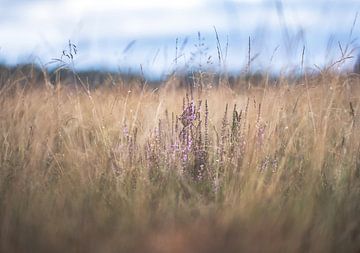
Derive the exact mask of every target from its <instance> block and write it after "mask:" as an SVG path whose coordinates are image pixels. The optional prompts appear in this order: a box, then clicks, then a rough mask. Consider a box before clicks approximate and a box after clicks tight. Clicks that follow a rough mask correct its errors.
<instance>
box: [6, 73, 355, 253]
mask: <svg viewBox="0 0 360 253" xmlns="http://www.w3.org/2000/svg"><path fill="white" fill-rule="evenodd" d="M26 78H27V77H21V76H20V77H16V78H14V80H12V81H9V82H8V83H7V84H6V85H4V86H3V87H2V88H1V91H0V168H1V170H0V249H1V252H340V251H341V252H359V250H360V216H359V213H360V138H359V136H360V126H359V124H360V122H359V120H360V117H359V110H360V109H359V106H360V103H359V102H360V101H359V100H360V82H359V79H357V78H356V77H352V76H339V75H332V74H324V75H322V76H316V77H309V78H306V79H303V80H300V81H299V80H297V81H296V83H295V81H291V80H290V79H287V78H285V77H283V78H279V80H277V82H276V83H270V84H269V83H267V81H268V80H266V79H264V80H262V81H260V83H259V84H258V85H257V86H251V85H249V83H245V81H239V82H238V83H236V84H235V85H234V87H233V88H230V87H229V86H227V85H226V83H223V84H220V86H218V87H216V86H212V87H211V86H205V87H202V90H201V91H200V90H199V89H196V88H195V89H193V90H189V89H186V88H183V87H179V86H178V84H179V80H177V79H176V78H172V79H170V80H168V81H167V82H166V83H164V84H163V86H161V87H160V88H157V89H153V88H152V87H149V86H147V87H146V86H143V85H142V84H141V83H138V84H136V83H135V84H132V85H128V84H124V85H121V84H119V85H118V86H115V87H112V88H109V87H102V88H98V89H95V90H91V91H90V90H86V91H85V90H84V89H83V88H84V87H82V86H80V85H79V87H78V89H75V88H74V87H66V86H61V85H58V86H56V88H50V87H48V86H46V85H43V86H42V85H36V84H34V83H32V82H31V79H26ZM19 80H21V82H23V84H19V82H20V81H19ZM24 84H25V85H24ZM248 87H250V88H248Z"/></svg>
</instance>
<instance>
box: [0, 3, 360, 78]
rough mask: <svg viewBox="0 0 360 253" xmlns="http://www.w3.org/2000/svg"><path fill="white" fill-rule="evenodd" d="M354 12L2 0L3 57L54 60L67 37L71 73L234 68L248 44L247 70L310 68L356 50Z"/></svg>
mask: <svg viewBox="0 0 360 253" xmlns="http://www.w3.org/2000/svg"><path fill="white" fill-rule="evenodd" d="M359 11H360V1H355V0H283V1H280V0H192V1H191V0H181V1H179V0H172V1H170V0H130V1H128V0H0V62H3V63H7V64H18V63H23V62H36V63H38V64H41V65H46V66H51V64H50V62H51V61H52V59H54V58H60V57H61V55H62V51H63V50H66V49H67V44H68V41H69V40H71V42H72V43H74V44H75V45H76V46H77V49H78V53H77V55H76V56H75V57H74V66H75V68H77V69H105V70H112V71H114V70H115V71H123V72H124V71H129V72H130V71H134V72H136V71H139V70H140V69H142V71H144V72H146V73H147V74H149V75H157V76H159V75H166V74H168V73H170V72H171V71H173V70H174V69H193V68H214V69H221V70H222V71H234V72H236V71H241V70H242V69H243V68H244V66H246V65H247V62H248V58H249V40H250V58H251V59H252V61H251V67H252V68H253V69H264V68H269V69H275V70H282V69H286V68H288V69H289V68H292V67H294V68H295V67H296V66H299V65H301V62H303V64H304V65H305V66H307V67H309V68H312V67H314V66H315V65H317V66H324V65H326V64H329V63H331V61H334V60H335V59H336V58H338V57H340V55H341V50H343V51H344V50H345V49H346V45H349V46H348V51H349V50H350V49H353V48H354V49H357V47H358V46H359V41H358V40H356V39H357V37H358V36H359V35H360V17H359V18H358V20H357V22H356V23H355V26H354V27H353V29H352V26H353V23H354V20H355V17H356V13H357V12H359ZM359 16H360V15H359ZM350 33H351V36H350ZM339 45H341V46H339ZM340 47H341V49H340ZM303 52H304V57H303V56H302V55H303ZM219 54H220V56H221V57H220V58H221V59H220V60H219V57H218V55H219ZM302 59H303V60H302ZM350 63H351V60H350Z"/></svg>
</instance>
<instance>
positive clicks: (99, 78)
mask: <svg viewBox="0 0 360 253" xmlns="http://www.w3.org/2000/svg"><path fill="white" fill-rule="evenodd" d="M322 74H323V73H321V72H315V71H313V72H311V73H307V76H306V77H307V78H319V77H321V76H322ZM327 74H329V73H327ZM345 75H347V74H346V73H345ZM355 76H358V75H357V74H355ZM172 79H176V80H177V82H176V83H177V85H178V86H180V87H195V86H196V87H198V86H204V87H205V86H209V85H212V86H217V85H219V84H227V85H229V86H230V87H236V86H245V87H246V86H247V85H250V84H251V86H257V85H264V84H270V85H278V84H280V83H281V80H287V81H291V83H294V84H296V83H302V82H303V79H304V76H303V75H300V74H296V73H292V74H287V75H283V74H281V75H277V74H270V73H262V72H256V73H246V72H240V74H234V73H228V74H222V75H219V74H218V73H216V72H214V71H208V72H207V71H193V72H174V73H172V74H169V75H167V76H165V78H162V79H160V78H157V79H156V78H146V77H145V76H143V75H142V74H141V73H129V72H127V73H125V72H109V71H101V70H86V71H84V70H81V71H76V72H74V71H72V70H71V69H55V70H48V69H43V68H40V67H39V66H37V65H35V64H23V65H16V66H7V65H4V64H0V87H3V86H6V85H7V84H14V83H16V84H17V85H23V86H27V85H31V86H41V85H44V84H45V83H46V84H50V85H53V86H55V85H57V84H59V83H61V85H67V86H72V85H74V84H82V85H85V86H86V87H87V88H90V89H93V88H97V87H103V86H108V87H112V86H118V85H130V86H131V85H143V84H145V83H146V84H147V85H149V86H152V87H157V86H160V85H161V84H164V83H166V82H167V81H168V80H172Z"/></svg>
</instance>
